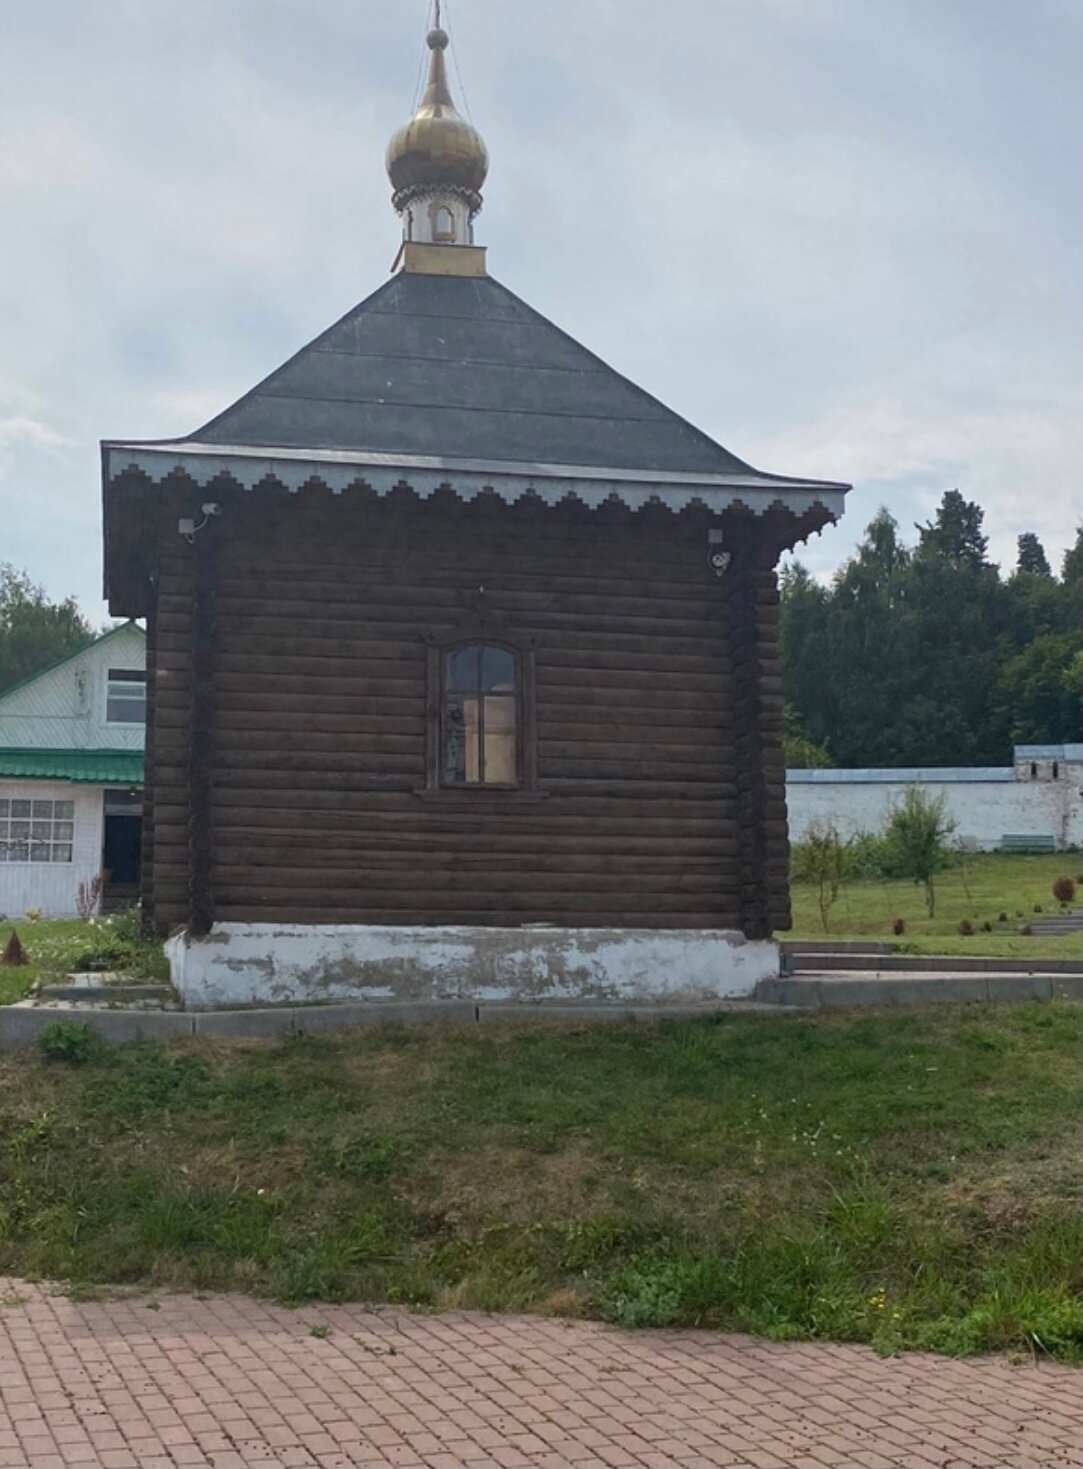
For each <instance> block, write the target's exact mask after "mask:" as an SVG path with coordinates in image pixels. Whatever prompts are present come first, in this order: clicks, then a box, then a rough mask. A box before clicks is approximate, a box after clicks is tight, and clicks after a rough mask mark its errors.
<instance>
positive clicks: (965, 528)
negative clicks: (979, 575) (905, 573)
mask: <svg viewBox="0 0 1083 1469" xmlns="http://www.w3.org/2000/svg"><path fill="white" fill-rule="evenodd" d="M984 520H985V511H984V510H983V509H982V508H981V506H980V505H979V504H978V503H977V502H976V501H975V500H967V499H964V498H963V496H962V495H961V494H960V493H959V491H958V490H946V491H945V493H944V498H943V499H942V500H941V502H940V505H939V507H938V509H937V512H936V515H935V517H934V518H933V520H932V521H931V522H929V523H928V524H927V525H919V526H918V533H919V536H918V551H917V554H918V555H919V556H922V557H928V558H930V559H936V560H940V561H944V562H946V563H947V564H948V565H949V566H953V567H955V568H956V570H967V571H980V570H981V569H982V568H983V567H986V566H988V564H989V563H988V562H987V561H986V559H985V553H986V551H987V550H988V549H989V537H988V536H987V535H985V534H984V532H983V531H982V524H983V522H984Z"/></svg>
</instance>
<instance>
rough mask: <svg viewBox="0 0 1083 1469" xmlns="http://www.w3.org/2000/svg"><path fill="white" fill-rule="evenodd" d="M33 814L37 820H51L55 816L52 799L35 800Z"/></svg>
mask: <svg viewBox="0 0 1083 1469" xmlns="http://www.w3.org/2000/svg"><path fill="white" fill-rule="evenodd" d="M33 814H34V819H35V820H36V821H51V820H52V817H53V803H52V801H35V802H34V811H33Z"/></svg>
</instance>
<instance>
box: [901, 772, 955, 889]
mask: <svg viewBox="0 0 1083 1469" xmlns="http://www.w3.org/2000/svg"><path fill="white" fill-rule="evenodd" d="M954 830H955V823H954V822H953V821H952V820H951V818H950V817H949V816H948V815H947V812H946V808H945V803H944V797H943V796H937V797H935V798H934V797H932V796H927V795H926V794H925V792H924V791H923V790H921V789H920V788H919V787H918V786H911V787H910V788H909V789H908V790H907V792H906V794H905V795H904V796H903V798H902V800H901V801H900V802H899V804H898V805H897V806H896V807H895V809H894V811H892V813H891V819H890V820H889V821H888V824H887V832H886V840H887V843H888V846H889V848H890V849H891V851H892V852H893V854H894V859H895V863H896V865H897V867H898V876H900V877H909V878H912V879H913V880H914V882H915V883H917V884H918V885H919V886H921V887H923V888H924V889H925V907H926V910H927V912H928V914H929V917H930V918H934V917H935V916H936V889H935V886H934V883H933V879H934V878H935V877H936V875H937V873H938V872H942V871H943V870H944V868H945V867H946V866H947V865H948V863H949V861H950V853H949V852H948V849H947V847H946V846H945V841H946V839H947V838H948V837H949V836H950V835H951V833H952V832H953V831H954Z"/></svg>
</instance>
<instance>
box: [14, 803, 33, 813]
mask: <svg viewBox="0 0 1083 1469" xmlns="http://www.w3.org/2000/svg"><path fill="white" fill-rule="evenodd" d="M11 814H12V816H29V815H30V802H29V801H12V803H11Z"/></svg>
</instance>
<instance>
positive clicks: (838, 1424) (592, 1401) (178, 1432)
mask: <svg viewBox="0 0 1083 1469" xmlns="http://www.w3.org/2000/svg"><path fill="white" fill-rule="evenodd" d="M19 1298H21V1299H19ZM0 1302H2V1304H0V1408H2V1412H0V1466H6V1469H16V1466H18V1469H28V1466H32V1469H82V1466H85V1469H183V1466H192V1469H197V1466H213V1469H251V1466H261V1465H267V1466H271V1469H275V1466H282V1469H292V1466H296V1469H301V1466H319V1469H332V1466H333V1469H363V1466H373V1469H377V1466H379V1469H385V1466H388V1465H392V1466H408V1469H413V1466H418V1469H420V1466H424V1469H475V1466H476V1469H513V1466H516V1465H521V1466H524V1469H526V1466H530V1469H535V1466H536V1469H579V1466H582V1469H588V1466H589V1469H604V1466H615V1469H624V1466H628V1469H663V1466H665V1469H669V1466H679V1469H699V1466H703V1469H708V1466H718V1465H726V1466H734V1469H738V1466H742V1469H745V1466H755V1469H798V1466H800V1469H804V1466H806V1465H807V1466H831V1469H851V1466H853V1469H930V1466H933V1465H935V1466H937V1469H981V1466H985V1465H987V1466H996V1469H1053V1466H1056V1469H1060V1466H1066V1465H1074V1466H1083V1394H1081V1391H1080V1389H1081V1388H1083V1375H1080V1374H1078V1373H1075V1372H1073V1371H1072V1370H1071V1369H1069V1368H1064V1367H1055V1366H1049V1365H1045V1366H1042V1367H1040V1368H1035V1367H1033V1366H1029V1365H1027V1366H1012V1365H1010V1364H1008V1363H1007V1362H1003V1361H977V1362H952V1361H947V1360H944V1359H941V1358H934V1357H921V1356H911V1357H906V1358H904V1359H901V1360H896V1361H882V1360H880V1359H879V1358H877V1357H876V1356H874V1355H873V1354H872V1353H871V1352H868V1351H865V1350H863V1349H861V1348H857V1347H840V1346H812V1345H808V1344H785V1345H780V1344H771V1343H766V1342H762V1341H755V1340H752V1339H751V1338H748V1337H736V1336H716V1335H713V1334H710V1333H707V1332H677V1331H655V1332H641V1333H628V1332H617V1331H612V1330H609V1329H607V1328H605V1327H602V1326H597V1325H594V1324H589V1323H581V1322H577V1323H574V1324H565V1323H563V1322H557V1321H551V1320H539V1319H534V1318H523V1317H511V1318H506V1317H487V1316H478V1315H465V1314H464V1315H453V1316H432V1317H428V1316H408V1315H403V1314H400V1313H398V1312H391V1311H384V1312H378V1313H374V1312H370V1311H365V1310H363V1309H362V1308H360V1307H343V1306H338V1307H314V1308H308V1309H305V1310H301V1311H286V1310H282V1309H278V1308H276V1307H273V1306H268V1305H266V1304H264V1303H263V1302H260V1301H253V1300H248V1299H244V1298H236V1297H215V1298H212V1299H208V1300H195V1299H193V1298H191V1297H186V1296H173V1297H169V1296H163V1297H161V1298H159V1299H158V1300H157V1301H156V1302H154V1303H152V1304H150V1305H148V1303H147V1301H146V1300H145V1299H139V1298H132V1299H128V1300H122V1301H114V1302H103V1303H95V1304H85V1305H77V1304H75V1303H73V1302H71V1301H68V1300H66V1299H64V1298H62V1297H59V1296H50V1295H49V1294H48V1293H47V1292H45V1291H44V1290H42V1289H40V1288H38V1287H35V1286H22V1285H19V1284H17V1283H14V1282H3V1281H0ZM155 1306H156V1307H157V1309H155ZM313 1327H316V1328H317V1335H315V1336H314V1335H312V1334H311V1332H312V1328H313ZM324 1328H326V1333H325V1331H324Z"/></svg>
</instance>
